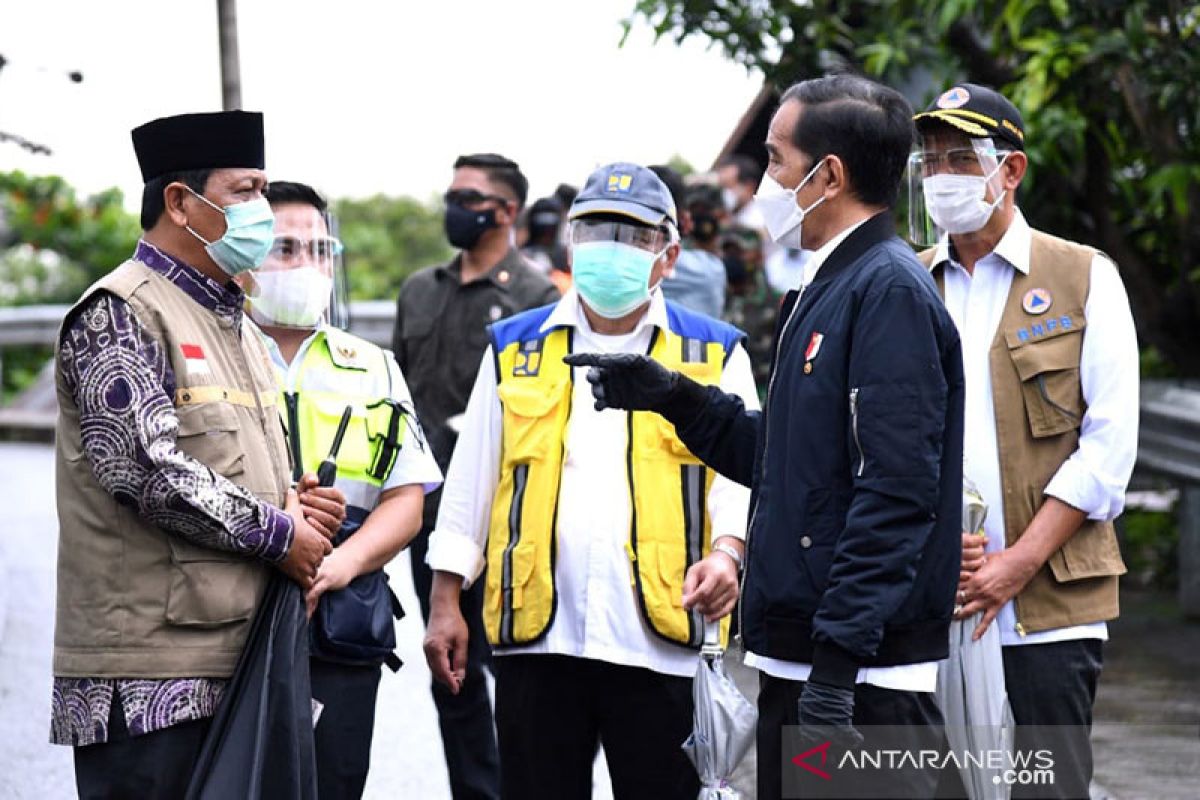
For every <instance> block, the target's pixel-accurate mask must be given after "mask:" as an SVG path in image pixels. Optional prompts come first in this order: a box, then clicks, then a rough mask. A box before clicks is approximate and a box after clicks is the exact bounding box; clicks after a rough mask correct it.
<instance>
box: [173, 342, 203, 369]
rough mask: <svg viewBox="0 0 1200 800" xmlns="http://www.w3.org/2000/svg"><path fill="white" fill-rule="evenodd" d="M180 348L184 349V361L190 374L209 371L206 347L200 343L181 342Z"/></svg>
mask: <svg viewBox="0 0 1200 800" xmlns="http://www.w3.org/2000/svg"><path fill="white" fill-rule="evenodd" d="M179 349H180V350H182V351H183V361H184V363H185V364H186V365H187V374H188V375H196V374H197V373H201V372H208V359H206V358H205V357H204V348H202V347H201V346H200V345H198V344H181V345H179Z"/></svg>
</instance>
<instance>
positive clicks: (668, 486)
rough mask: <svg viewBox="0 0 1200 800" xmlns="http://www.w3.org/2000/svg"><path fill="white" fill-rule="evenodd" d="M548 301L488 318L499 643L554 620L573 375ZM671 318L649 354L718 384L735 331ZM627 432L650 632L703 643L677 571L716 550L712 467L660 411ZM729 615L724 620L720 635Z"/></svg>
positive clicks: (493, 622)
mask: <svg viewBox="0 0 1200 800" xmlns="http://www.w3.org/2000/svg"><path fill="white" fill-rule="evenodd" d="M553 308H554V306H547V307H545V308H540V309H534V310H532V311H528V312H525V313H524V314H520V315H517V316H515V317H512V318H510V319H508V320H504V321H502V322H498V323H496V324H495V325H493V326H492V327H491V334H492V349H493V353H494V354H495V358H496V370H497V393H498V396H499V399H500V403H501V406H502V408H503V438H502V445H501V456H500V478H499V482H498V484H497V487H496V491H495V494H494V496H493V500H492V507H491V520H490V526H489V531H488V540H487V547H486V558H487V577H486V584H485V594H484V614H483V616H484V626H485V629H486V631H487V636H488V640H489V641H490V642H491V643H492V644H493V645H494V646H497V647H505V646H513V645H523V644H528V643H530V642H533V641H535V640H537V639H539V638H540V637H541V636H543V635H544V634H545V633H546V631H548V630H549V628H550V625H551V624H552V622H553V620H554V611H555V605H556V602H557V591H556V585H555V574H554V570H555V567H554V564H555V556H556V548H557V541H556V536H557V520H558V498H559V487H560V483H561V481H562V467H563V453H564V451H565V447H564V445H565V441H566V435H567V425H568V421H569V420H570V416H571V398H572V385H573V384H572V377H571V368H570V367H568V366H567V365H566V364H564V363H563V361H562V358H563V356H565V355H567V354H568V353H570V352H571V340H572V331H571V329H570V328H567V327H559V328H553V329H551V330H548V331H545V332H542V331H541V330H540V328H541V325H542V323H543V322H544V321H545V320H546V318H547V317H548V316H549V314H550V313H551V311H553ZM668 321H669V330H666V331H664V330H661V329H658V330H656V331H655V332H654V335H653V338H652V340H651V345H650V352H649V354H650V356H651V357H652V358H654V359H655V360H656V361H658V362H660V363H662V364H663V365H665V366H666V367H668V368H670V369H674V370H678V371H680V372H682V373H684V374H686V375H687V376H689V377H690V378H692V379H693V380H695V381H697V382H699V383H703V384H716V383H718V382H719V381H720V379H721V373H722V370H723V368H724V365H725V362H726V360H727V359H728V356H729V354H730V352H731V351H732V349H733V346H734V345H735V344H736V343H737V342H738V341H740V340H741V338H742V334H741V332H740V331H738V330H737V329H735V328H733V327H731V326H729V325H726V324H724V323H722V322H718V321H716V320H711V319H709V318H707V317H703V316H701V315H699V314H695V313H693V312H690V311H687V310H686V309H684V308H682V307H680V306H675V305H674V304H671V303H668ZM627 430H628V444H627V451H626V452H627V458H626V463H627V478H628V484H629V492H630V496H631V500H632V503H631V508H632V515H631V520H630V528H629V540H628V542H627V543H626V551H627V553H628V555H629V559H630V582H631V584H632V585H633V586H634V589H635V591H636V592H637V597H638V601H639V605H640V607H641V609H642V614H643V616H644V618H645V620H646V622H647V624H648V625H649V626H650V629H651V630H653V631H654V632H655V633H656V634H657V635H658V636H660V637H661V638H663V639H665V640H667V641H669V642H672V643H674V644H678V645H682V646H685V647H692V648H699V647H700V645H701V644H702V642H703V638H704V620H703V617H702V616H701V615H700V614H699V613H697V612H694V611H693V612H689V611H687V610H685V609H684V608H683V604H682V596H683V580H684V575H685V573H686V572H687V569H688V567H690V566H691V565H692V564H694V563H696V562H697V561H699V560H700V559H702V558H704V556H706V555H707V554H708V553H709V550H710V548H711V528H710V520H709V517H708V509H707V497H708V491H709V488H710V487H711V485H712V480H713V472H712V471H711V470H709V469H708V468H707V467H705V466H704V465H703V464H702V463H701V462H700V461H699V459H697V458H696V457H695V456H694V455H692V453H691V452H690V451H689V450H688V449H687V447H686V446H685V445H684V444H683V442H681V441H680V440H679V438H678V436H676V434H675V429H674V427H673V426H672V425H671V423H669V422H667V421H666V420H665V419H663V418H662V417H660V416H659V415H658V414H655V413H651V412H631V413H629V414H628V427H627ZM728 622H729V621H728V619H726V620H724V621H723V622H722V628H721V633H722V637H725V636H726V635H727V632H728Z"/></svg>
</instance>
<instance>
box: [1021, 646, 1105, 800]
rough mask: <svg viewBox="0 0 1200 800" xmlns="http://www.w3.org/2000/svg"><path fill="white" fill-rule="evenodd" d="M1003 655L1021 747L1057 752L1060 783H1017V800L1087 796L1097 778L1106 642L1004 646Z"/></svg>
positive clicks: (1055, 776) (1057, 774)
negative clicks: (1096, 734) (1095, 728)
mask: <svg viewBox="0 0 1200 800" xmlns="http://www.w3.org/2000/svg"><path fill="white" fill-rule="evenodd" d="M1003 653H1004V683H1005V688H1006V689H1007V691H1008V702H1009V705H1010V706H1012V712H1013V719H1014V720H1016V723H1017V732H1016V737H1015V738H1016V746H1017V748H1018V750H1037V749H1039V748H1048V749H1050V750H1052V751H1053V752H1054V784H1053V785H1049V786H1020V785H1016V786H1013V791H1012V796H1013V798H1014V800H1018V799H1019V798H1027V797H1039V798H1040V797H1046V798H1086V797H1087V796H1088V785H1089V784H1090V783H1091V781H1092V743H1091V730H1092V705H1093V703H1095V701H1096V683H1097V681H1098V680H1099V679H1100V671H1101V669H1102V667H1103V664H1104V642H1102V641H1100V640H1099V639H1075V640H1072V641H1067V642H1051V643H1048V644H1027V645H1016V646H1011V647H1005V648H1003ZM1023 726H1038V727H1034V728H1028V727H1023ZM1040 726H1048V727H1040Z"/></svg>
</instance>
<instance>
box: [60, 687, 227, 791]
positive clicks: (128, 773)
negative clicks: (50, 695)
mask: <svg viewBox="0 0 1200 800" xmlns="http://www.w3.org/2000/svg"><path fill="white" fill-rule="evenodd" d="M209 724H210V720H207V719H205V720H197V721H195V722H184V723H182V724H179V725H173V726H171V727H170V728H163V729H162V730H159V731H154V732H152V733H145V734H142V735H141V736H132V737H131V736H130V735H129V729H128V728H127V727H126V725H125V713H124V711H123V710H122V709H121V697H120V693H119V692H117V691H116V690H115V689H114V690H113V701H112V709H111V710H110V711H109V715H108V741H107V742H105V743H103V744H92V745H88V746H86V747H76V748H75V788H76V790H77V791H78V792H79V797H80V800H126V799H127V798H130V797H137V798H145V800H160V798H161V800H176V798H180V797H183V795H184V793H185V792H186V791H187V786H188V780H189V779H190V778H191V777H192V769H193V767H194V766H195V764H196V759H197V758H198V757H199V756H200V748H201V747H202V746H203V744H204V736H205V734H206V733H208V727H209Z"/></svg>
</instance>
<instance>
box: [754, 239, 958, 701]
mask: <svg viewBox="0 0 1200 800" xmlns="http://www.w3.org/2000/svg"><path fill="white" fill-rule="evenodd" d="M866 221H867V220H865V219H864V220H860V221H859V222H857V223H855V224H854V225H851V226H850V227H848V228H846V229H845V230H843V231H842V232H841V233H839V234H838V235H837V236H834V237H833V238H832V239H830V240H829V241H828V242H826V243H825V244H824V245H822V246H821V247H820V248H819V249H818V250H816V251H814V252H813V253H812V254H811V256H810V257H809V258H808V260H807V261H806V262H805V263H804V266H803V277H802V283H801V284H800V292H801V294H803V292H804V290H805V289H806V288H808V285H809V284H810V283H812V282H813V281H814V280H815V279H816V277H817V272H819V271H820V269H821V265H822V264H824V263H825V261H826V259H828V258H829V256H830V255H831V254H832V253H833V251H834V250H836V249H837V247H838V245H840V244H841V243H842V242H843V241H845V240H846V237H848V236H849V235H850V234H851V233H853V232H854V231H855V230H857V229H858V227H859V226H860V225H862V224H863V223H864V222H866ZM799 306H800V303H799V301H797V302H796V306H795V307H796V308H798V307H799ZM746 665H747V666H750V667H754V668H755V669H758V670H761V671H762V672H765V673H767V674H768V675H770V676H771V677H773V678H782V679H784V680H789V681H807V680H808V676H809V674H810V673H811V672H812V664H801V663H799V662H796V661H786V660H784V659H782V658H770V657H769V656H760V655H758V654H757V653H752V652H749V651H747V653H746ZM937 666H938V662H936V661H922V662H919V663H917V664H902V665H900V666H896V667H862V668H860V669H859V670H858V674H857V676H856V677H855V682H856V683H869V684H871V685H872V686H879V687H881V688H883V689H895V690H898V691H906V692H932V691H933V690H934V689H935V688H936V687H937Z"/></svg>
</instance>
